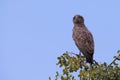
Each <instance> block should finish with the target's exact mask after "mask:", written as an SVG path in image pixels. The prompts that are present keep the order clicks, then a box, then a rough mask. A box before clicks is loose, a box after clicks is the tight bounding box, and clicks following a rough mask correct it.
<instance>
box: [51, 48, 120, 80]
mask: <svg viewBox="0 0 120 80" xmlns="http://www.w3.org/2000/svg"><path fill="white" fill-rule="evenodd" d="M117 53H118V56H114V60H113V61H112V62H111V63H110V64H109V65H108V64H107V63H106V62H104V63H102V64H96V63H94V64H92V65H90V64H88V63H86V60H85V58H84V56H79V55H76V54H74V53H71V52H66V53H64V54H63V55H61V56H60V57H58V62H57V65H58V66H59V67H60V68H61V69H62V73H61V74H60V73H59V72H56V76H55V80H120V65H118V63H117V62H116V61H120V50H119V51H118V52H117ZM76 75H77V76H76ZM49 80H51V78H49Z"/></svg>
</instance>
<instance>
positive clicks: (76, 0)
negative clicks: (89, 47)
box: [0, 0, 120, 80]
mask: <svg viewBox="0 0 120 80" xmlns="http://www.w3.org/2000/svg"><path fill="white" fill-rule="evenodd" d="M119 4H120V1H119V0H117V1H110V0H99V1H96V0H92V1H88V0H69V1H67V0H58V1H57V0H49V1H48V0H43V1H42V0H0V80H48V77H49V76H51V77H54V75H55V72H56V71H57V70H58V67H57V66H56V62H57V57H58V56H60V55H62V53H64V52H66V51H70V52H71V51H72V52H75V53H78V52H79V51H78V49H77V48H76V46H75V44H74V42H73V39H72V37H71V35H72V28H73V23H72V18H73V16H74V15H75V14H81V15H82V16H84V19H85V24H86V26H87V27H88V28H89V30H90V31H91V32H92V33H93V36H94V41H95V54H94V59H95V60H96V61H98V62H99V63H102V62H107V63H110V62H111V61H112V60H113V56H115V55H117V53H116V52H117V50H119V49H120V44H119V43H120V24H119V23H120V9H119V8H120V5H119Z"/></svg>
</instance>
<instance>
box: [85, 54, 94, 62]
mask: <svg viewBox="0 0 120 80" xmlns="http://www.w3.org/2000/svg"><path fill="white" fill-rule="evenodd" d="M85 57H86V62H88V63H90V64H93V55H91V54H87V55H85Z"/></svg>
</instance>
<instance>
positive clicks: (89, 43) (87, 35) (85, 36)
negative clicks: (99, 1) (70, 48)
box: [72, 15, 94, 64]
mask: <svg viewBox="0 0 120 80" xmlns="http://www.w3.org/2000/svg"><path fill="white" fill-rule="evenodd" d="M73 23H74V27H73V35H72V37H73V40H74V42H75V44H76V46H77V47H78V49H79V50H80V52H82V53H83V55H84V56H85V57H86V61H87V62H88V63H90V64H93V54H94V40H93V36H92V34H91V32H90V31H89V30H88V29H87V27H86V26H85V24H84V18H83V17H82V16H80V15H75V16H74V17H73Z"/></svg>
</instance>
